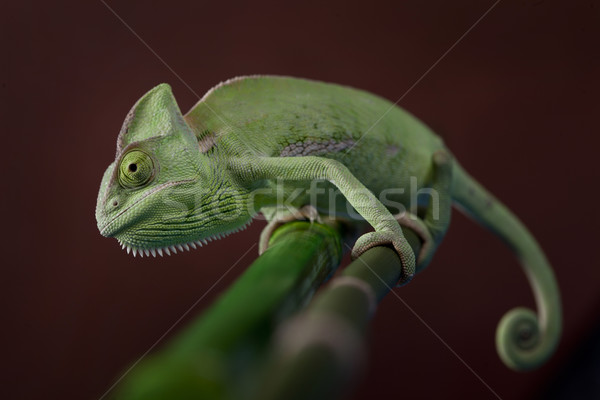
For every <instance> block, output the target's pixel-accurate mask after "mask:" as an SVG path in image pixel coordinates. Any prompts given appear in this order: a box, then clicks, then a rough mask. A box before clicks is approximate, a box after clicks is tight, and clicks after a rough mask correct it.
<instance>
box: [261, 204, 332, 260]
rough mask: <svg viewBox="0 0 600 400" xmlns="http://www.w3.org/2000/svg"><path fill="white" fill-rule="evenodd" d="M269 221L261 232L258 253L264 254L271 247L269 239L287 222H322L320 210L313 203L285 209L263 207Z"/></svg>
mask: <svg viewBox="0 0 600 400" xmlns="http://www.w3.org/2000/svg"><path fill="white" fill-rule="evenodd" d="M261 211H262V213H263V214H264V216H265V217H266V218H267V220H268V221H269V223H268V224H267V226H266V227H265V228H264V229H263V230H262V232H261V233H260V239H259V240H258V254H262V253H264V252H265V250H267V247H269V240H270V239H271V236H272V235H273V232H275V230H277V228H279V227H280V226H282V225H284V224H285V223H287V222H291V221H298V220H308V221H310V222H311V223H312V222H314V221H317V222H321V218H320V216H319V212H318V211H317V209H316V208H314V207H313V206H311V205H305V206H303V207H301V208H294V209H292V208H290V207H285V208H284V209H283V210H282V209H279V208H277V207H263V208H262V209H261Z"/></svg>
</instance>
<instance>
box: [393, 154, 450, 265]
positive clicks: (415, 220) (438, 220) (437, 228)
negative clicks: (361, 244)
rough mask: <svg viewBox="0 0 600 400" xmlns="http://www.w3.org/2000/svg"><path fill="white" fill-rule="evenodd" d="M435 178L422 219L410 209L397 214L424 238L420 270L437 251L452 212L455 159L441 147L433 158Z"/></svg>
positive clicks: (419, 257) (418, 259)
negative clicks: (453, 165)
mask: <svg viewBox="0 0 600 400" xmlns="http://www.w3.org/2000/svg"><path fill="white" fill-rule="evenodd" d="M431 159H432V163H433V178H432V181H431V185H430V186H431V187H430V190H431V200H430V201H429V204H428V205H427V208H426V210H425V214H424V217H423V218H420V217H418V216H417V215H415V214H413V213H410V212H403V213H400V214H396V215H395V216H394V217H395V218H396V220H397V221H398V223H399V224H400V225H401V226H404V227H406V228H409V229H411V230H413V231H414V232H415V233H416V234H417V235H418V236H419V237H420V239H421V242H422V246H421V251H420V252H419V254H418V255H417V269H416V271H417V272H419V271H421V270H422V269H424V268H425V267H426V266H427V265H428V264H429V262H430V261H431V258H432V257H433V254H434V253H435V250H436V249H437V247H438V246H439V244H440V243H441V241H442V239H443V238H444V235H445V234H446V231H447V230H448V226H449V225H450V215H451V214H452V196H451V191H450V189H451V185H452V158H451V157H450V155H449V154H448V153H447V152H446V151H445V150H438V151H436V152H435V153H433V156H432V157H431Z"/></svg>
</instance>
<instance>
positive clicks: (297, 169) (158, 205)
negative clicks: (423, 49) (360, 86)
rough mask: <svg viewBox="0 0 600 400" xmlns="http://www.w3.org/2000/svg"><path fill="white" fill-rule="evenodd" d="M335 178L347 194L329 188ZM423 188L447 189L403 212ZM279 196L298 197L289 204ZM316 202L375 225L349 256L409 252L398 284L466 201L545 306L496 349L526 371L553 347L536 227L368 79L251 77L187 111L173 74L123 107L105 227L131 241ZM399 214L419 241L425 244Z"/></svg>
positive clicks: (196, 236) (106, 193)
mask: <svg viewBox="0 0 600 400" xmlns="http://www.w3.org/2000/svg"><path fill="white" fill-rule="evenodd" d="M415 179H416V186H415V185H413V186H412V187H411V180H412V181H414V180H415ZM317 180H323V181H324V183H323V184H321V185H320V188H321V189H322V192H321V193H320V194H317V195H316V196H315V197H311V196H310V195H309V194H308V193H307V192H306V190H307V189H309V188H310V187H311V186H310V185H311V182H313V183H314V182H315V181H317ZM332 188H336V189H337V190H339V192H341V195H340V196H331V195H330V193H329V191H328V190H327V189H332ZM390 188H395V189H404V190H403V191H401V190H395V191H392V192H388V193H386V194H385V199H386V206H387V207H389V209H388V208H386V206H384V205H383V203H382V202H381V201H380V200H378V197H377V196H378V195H380V194H381V195H382V196H383V193H385V192H386V190H389V189H390ZM427 188H430V189H434V190H435V191H436V192H437V194H438V195H439V197H438V198H435V197H433V196H432V197H431V200H428V201H425V202H424V203H423V202H422V201H421V200H420V205H424V206H425V207H424V208H420V209H419V211H416V210H411V211H413V213H408V212H407V213H406V214H404V215H401V212H402V211H403V206H406V207H408V206H409V205H410V204H411V199H412V197H411V196H412V195H411V190H409V189H412V191H413V192H414V190H421V189H427ZM278 190H280V192H278ZM281 196H283V197H281ZM281 198H283V199H286V206H287V210H288V211H284V212H283V213H282V212H280V208H279V207H281ZM311 200H312V201H311ZM309 202H310V203H311V205H312V206H313V207H315V208H316V210H318V211H319V213H329V214H334V216H335V217H339V218H348V217H349V215H350V213H351V212H352V209H348V208H347V203H349V204H350V205H351V206H352V207H353V208H354V210H356V212H358V214H360V216H361V217H362V218H364V220H365V221H366V222H367V223H369V224H370V225H371V226H372V227H373V228H374V232H369V233H366V234H364V235H362V236H361V237H359V239H358V240H357V241H356V243H355V245H354V248H353V251H352V255H353V257H357V256H359V255H360V254H362V253H363V252H364V251H366V250H367V249H369V248H371V247H374V246H378V245H388V246H391V247H393V248H394V249H395V251H396V252H397V254H398V256H399V257H400V259H401V261H402V266H403V278H402V281H401V283H406V282H408V281H409V280H410V279H411V278H412V276H413V275H414V274H415V273H416V272H418V271H420V270H421V269H422V268H424V267H425V266H426V265H427V264H428V263H429V261H430V260H431V257H432V256H433V254H434V253H435V250H436V248H437V246H438V245H439V243H440V242H441V240H442V238H443V236H444V234H445V232H446V230H447V228H448V225H449V222H450V207H451V205H452V204H455V205H458V206H460V209H461V210H463V211H465V212H466V213H467V214H469V215H471V216H472V217H473V218H474V219H475V220H477V221H478V222H480V223H481V224H482V225H485V226H486V227H488V228H489V229H490V230H492V231H493V232H494V233H496V234H498V235H499V236H500V237H501V238H503V239H504V240H505V241H506V242H507V243H508V244H509V245H510V246H511V248H512V249H513V251H514V252H515V253H516V254H517V256H518V257H519V259H520V261H521V262H522V264H523V267H524V270H525V272H526V275H527V277H528V279H529V281H530V283H531V285H532V287H533V289H534V294H535V298H536V302H537V307H538V314H537V315H536V314H535V313H534V312H533V311H531V310H528V309H524V308H517V309H514V310H512V311H510V312H509V313H507V314H506V315H505V316H504V317H503V319H502V320H501V322H500V324H499V327H498V330H497V335H496V339H497V347H498V352H499V354H500V357H501V358H502V360H503V361H504V362H505V364H506V365H508V366H509V367H511V368H513V369H516V370H527V369H532V368H535V367H537V366H539V365H540V364H542V363H543V362H544V361H545V360H546V359H547V358H548V357H549V356H550V355H551V354H552V353H553V351H554V349H555V347H556V345H557V343H558V340H559V337H560V330H561V307H560V296H559V292H558V288H557V285H556V282H555V279H554V276H553V273H552V270H551V268H550V265H549V264H548V262H547V260H546V258H545V256H544V254H543V252H542V251H541V249H540V248H539V246H538V244H537V243H536V241H535V239H534V238H533V237H532V236H531V235H530V234H529V232H528V231H527V229H526V228H525V227H524V226H523V225H522V224H521V223H520V222H519V220H518V219H517V218H516V217H515V216H514V215H513V214H512V213H511V212H510V211H509V210H508V209H507V208H506V207H504V206H503V205H502V204H501V203H500V202H499V201H498V200H497V199H495V198H494V197H493V196H492V195H491V194H489V193H488V192H487V191H486V190H485V189H484V188H483V187H481V186H480V185H479V184H478V183H477V182H476V181H475V180H474V179H473V178H471V177H470V176H469V175H468V174H467V173H466V172H465V171H464V170H463V169H462V167H461V166H460V165H459V164H458V163H457V162H456V161H455V160H454V158H453V157H452V155H451V153H450V151H449V150H448V149H447V148H446V147H445V146H444V143H443V142H442V140H441V139H440V138H439V137H438V136H436V135H435V134H434V133H433V132H431V131H430V130H429V129H428V128H427V127H426V126H425V125H424V124H423V123H421V122H420V121H418V120H417V119H416V118H414V117H413V116H411V115H410V114H408V113H407V112H406V111H404V110H402V109H401V108H399V107H396V106H394V105H393V104H391V103H390V102H389V101H387V100H385V99H382V98H380V97H377V96H374V95H372V94H369V93H367V92H364V91H360V90H356V89H352V88H349V87H344V86H339V85H333V84H327V83H322V82H316V81H309V80H302V79H295V78H286V77H273V76H254V77H242V78H235V79H231V80H229V81H227V82H224V83H222V84H220V85H218V86H216V87H215V88H213V89H211V90H210V91H209V92H208V93H207V94H206V95H205V96H204V97H203V98H202V99H201V100H200V101H199V102H198V103H197V104H196V105H195V106H194V107H193V108H192V109H191V110H190V112H189V113H187V114H186V115H185V116H183V115H182V114H181V112H180V110H179V107H178V106H177V103H176V101H175V99H174V97H173V95H172V93H171V89H170V87H169V86H168V85H166V84H162V85H159V86H157V87H155V88H154V89H152V90H151V91H149V92H148V93H147V94H146V95H144V96H143V97H142V98H141V99H140V100H139V101H138V102H137V103H136V104H135V105H134V107H133V108H132V110H131V111H130V113H129V114H128V115H127V117H126V119H125V122H124V124H123V127H122V129H121V132H120V133H119V137H118V140H117V154H116V159H115V162H113V163H112V164H111V165H110V166H109V167H108V169H107V170H106V172H105V174H104V177H103V179H102V184H101V187H100V192H99V194H98V202H97V207H96V219H97V221H98V228H99V229H100V232H101V234H102V235H104V236H107V237H115V238H116V239H117V240H118V241H119V242H120V243H121V245H122V247H123V248H125V249H127V251H128V252H133V254H134V255H136V254H140V255H141V256H143V255H146V256H149V255H154V256H156V254H159V255H163V254H164V253H166V254H170V253H172V252H177V251H183V250H189V249H190V248H196V247H197V246H201V245H203V244H206V243H207V242H208V241H210V240H213V239H216V238H220V237H223V236H225V235H228V234H229V233H232V232H235V231H238V230H241V229H243V228H244V227H246V226H247V225H248V224H249V223H250V221H251V220H252V218H253V217H255V216H256V215H257V214H258V213H259V212H261V211H262V212H263V214H264V215H266V216H267V217H268V218H269V219H271V222H274V221H273V220H278V219H280V218H281V219H283V220H284V219H285V214H286V213H287V215H288V216H289V215H291V213H293V211H289V210H298V209H300V208H302V207H303V206H305V205H307V204H309ZM392 213H398V215H396V216H394V215H392ZM415 214H416V215H415ZM282 215H283V216H282ZM359 223H360V224H364V222H359ZM400 224H402V225H406V226H408V227H410V228H411V229H413V230H414V231H415V232H417V233H418V234H419V236H420V237H421V239H422V240H423V250H422V251H421V253H420V254H419V255H418V257H415V255H414V254H413V252H412V250H411V248H410V246H409V245H408V243H407V241H406V240H405V238H404V236H403V234H402V230H401V228H400Z"/></svg>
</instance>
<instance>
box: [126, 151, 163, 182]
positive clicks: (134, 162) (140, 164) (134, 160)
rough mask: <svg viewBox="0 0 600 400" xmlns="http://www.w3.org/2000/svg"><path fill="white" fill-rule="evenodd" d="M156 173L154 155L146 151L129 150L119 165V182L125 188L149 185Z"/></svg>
mask: <svg viewBox="0 0 600 400" xmlns="http://www.w3.org/2000/svg"><path fill="white" fill-rule="evenodd" d="M155 174H156V166H155V163H154V160H153V159H152V157H151V156H150V155H149V154H148V153H146V152H145V151H142V150H139V149H134V150H130V151H128V152H127V153H126V154H125V155H124V156H123V158H121V164H120V165H119V183H120V184H121V186H123V187H124V188H128V189H135V188H139V187H142V186H144V185H147V184H148V183H150V181H152V179H153V178H154V175H155Z"/></svg>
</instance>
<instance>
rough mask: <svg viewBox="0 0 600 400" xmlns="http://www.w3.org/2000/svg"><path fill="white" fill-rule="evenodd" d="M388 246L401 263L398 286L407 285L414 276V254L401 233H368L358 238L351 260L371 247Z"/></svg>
mask: <svg viewBox="0 0 600 400" xmlns="http://www.w3.org/2000/svg"><path fill="white" fill-rule="evenodd" d="M377 246H390V247H393V249H394V250H395V251H396V253H397V254H398V256H399V257H400V261H401V262H402V277H401V278H400V282H398V286H402V285H405V284H407V283H408V282H409V281H410V280H411V279H412V278H413V276H414V275H415V254H414V253H413V251H412V248H411V247H410V245H409V244H408V242H407V241H406V239H405V238H404V237H403V236H402V234H401V233H397V232H393V231H375V232H368V233H365V234H364V235H362V236H361V237H359V238H358V240H357V241H356V243H355V244H354V248H353V249H352V258H353V259H355V258H358V257H360V255H361V254H362V253H364V252H365V251H367V250H369V249H370V248H372V247H377Z"/></svg>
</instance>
